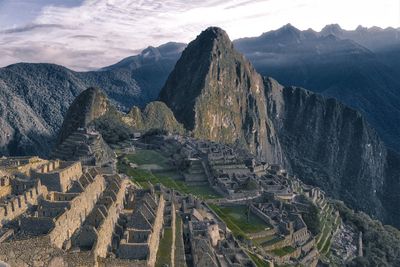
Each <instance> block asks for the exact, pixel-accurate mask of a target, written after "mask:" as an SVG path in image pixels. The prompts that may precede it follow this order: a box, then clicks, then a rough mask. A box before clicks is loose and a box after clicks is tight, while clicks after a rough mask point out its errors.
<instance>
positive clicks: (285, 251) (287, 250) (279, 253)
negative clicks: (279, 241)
mask: <svg viewBox="0 0 400 267" xmlns="http://www.w3.org/2000/svg"><path fill="white" fill-rule="evenodd" d="M295 250H296V249H295V248H294V247H291V246H287V247H283V248H277V249H274V250H272V251H271V252H272V253H274V254H275V255H277V256H285V255H286V254H289V253H292V252H293V251H295Z"/></svg>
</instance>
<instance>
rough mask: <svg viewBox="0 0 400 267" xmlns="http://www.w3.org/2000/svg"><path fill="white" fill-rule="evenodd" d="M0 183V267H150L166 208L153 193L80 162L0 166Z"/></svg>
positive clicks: (15, 161) (30, 160) (12, 161)
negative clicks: (3, 266)
mask: <svg viewBox="0 0 400 267" xmlns="http://www.w3.org/2000/svg"><path fill="white" fill-rule="evenodd" d="M0 181H1V183H0V192H1V198H0V222H1V230H0V255H1V256H0V257H1V258H0V260H2V261H5V262H8V263H9V264H11V266H23V265H25V264H27V265H29V264H33V263H35V262H36V265H37V266H62V265H59V264H60V262H61V263H63V264H66V266H79V265H82V266H94V265H96V264H99V263H103V264H106V266H124V265H126V266H154V264H155V259H156V258H155V257H156V254H157V248H158V243H159V239H160V236H161V235H162V231H163V226H164V213H165V208H166V204H165V203H166V202H165V201H164V199H163V197H162V195H161V196H160V195H159V194H157V193H155V192H154V189H148V190H145V189H138V188H136V187H135V186H134V185H133V184H131V182H130V181H129V180H128V179H125V178H122V177H121V176H119V175H117V174H105V173H102V172H101V169H100V168H97V167H93V166H83V165H82V163H81V162H80V161H60V160H44V159H40V158H38V157H20V158H2V159H1V160H0ZM169 212H170V213H171V212H172V210H171V204H169ZM34 249H40V250H39V251H37V253H35V252H34V251H35V250H34ZM23 250H27V251H23ZM31 252H32V253H31ZM10 253H12V254H10ZM18 253H21V255H22V254H23V255H24V256H21V257H18V258H16V257H14V256H15V255H16V254H18ZM13 255H14V256H13Z"/></svg>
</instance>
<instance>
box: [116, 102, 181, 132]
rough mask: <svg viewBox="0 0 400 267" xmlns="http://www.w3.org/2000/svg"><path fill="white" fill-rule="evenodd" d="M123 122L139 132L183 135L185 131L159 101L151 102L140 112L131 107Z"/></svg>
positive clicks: (138, 109) (136, 108)
mask: <svg viewBox="0 0 400 267" xmlns="http://www.w3.org/2000/svg"><path fill="white" fill-rule="evenodd" d="M123 121H124V122H125V123H126V124H128V125H130V126H131V127H133V128H134V129H136V130H139V131H144V132H145V131H148V130H151V129H160V130H165V131H167V132H170V133H179V134H183V133H184V132H185V129H184V127H183V125H182V124H180V123H179V122H178V121H177V120H176V119H175V116H174V114H173V113H172V111H171V110H170V109H169V108H168V107H167V105H165V103H163V102H160V101H153V102H150V103H149V104H147V105H146V107H145V108H144V109H143V111H142V110H140V108H138V107H133V108H132V109H131V110H130V111H129V113H128V114H127V115H126V116H124V117H123Z"/></svg>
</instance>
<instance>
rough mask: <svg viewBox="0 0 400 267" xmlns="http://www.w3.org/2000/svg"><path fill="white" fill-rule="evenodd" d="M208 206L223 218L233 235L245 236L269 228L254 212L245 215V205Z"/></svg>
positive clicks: (246, 210)
mask: <svg viewBox="0 0 400 267" xmlns="http://www.w3.org/2000/svg"><path fill="white" fill-rule="evenodd" d="M210 207H211V208H212V209H213V210H214V211H215V212H216V213H217V214H218V215H219V216H220V217H221V219H222V220H224V222H225V223H226V224H227V226H228V228H229V229H230V230H231V231H232V232H233V233H234V234H235V235H242V236H243V237H247V234H248V233H257V232H260V231H263V230H265V229H266V228H269V225H267V224H266V223H265V222H264V221H263V220H261V219H260V218H258V217H257V216H255V215H254V214H252V213H251V214H250V216H247V212H248V209H247V206H243V205H237V206H231V207H223V206H217V205H215V204H211V205H210Z"/></svg>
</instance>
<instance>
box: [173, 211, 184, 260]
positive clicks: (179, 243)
mask: <svg viewBox="0 0 400 267" xmlns="http://www.w3.org/2000/svg"><path fill="white" fill-rule="evenodd" d="M175 221H176V226H175V236H176V240H175V266H177V267H181V266H184V265H185V262H184V257H183V255H184V254H185V248H184V247H183V237H182V228H181V227H182V219H181V217H180V216H176V219H175Z"/></svg>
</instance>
